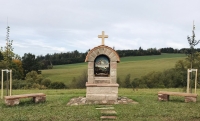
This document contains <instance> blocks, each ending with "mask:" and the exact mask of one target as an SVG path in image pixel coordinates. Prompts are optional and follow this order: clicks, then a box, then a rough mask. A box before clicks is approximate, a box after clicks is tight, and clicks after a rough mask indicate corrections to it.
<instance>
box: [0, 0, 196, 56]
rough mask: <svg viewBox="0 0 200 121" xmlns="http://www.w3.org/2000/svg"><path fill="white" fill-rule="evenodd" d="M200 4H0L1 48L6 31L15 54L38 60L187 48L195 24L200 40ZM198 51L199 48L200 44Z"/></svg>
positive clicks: (88, 0)
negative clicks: (99, 51)
mask: <svg viewBox="0 0 200 121" xmlns="http://www.w3.org/2000/svg"><path fill="white" fill-rule="evenodd" d="M199 5H200V0H0V47H4V46H5V45H6V35H7V30H6V28H7V26H9V27H10V34H9V35H10V38H9V39H10V40H13V48H14V50H13V52H14V53H15V54H18V55H20V56H21V57H22V56H23V55H24V53H32V54H34V55H36V56H38V55H46V54H54V53H61V52H63V53H64V52H71V51H74V50H78V51H79V52H86V51H87V50H89V49H92V48H94V47H96V46H99V45H101V41H102V40H101V39H100V38H98V35H101V33H102V31H105V34H106V35H108V38H106V39H105V45H106V46H110V47H112V48H113V47H114V48H115V49H116V50H122V49H138V48H139V47H142V48H143V49H148V48H157V49H160V48H164V47H173V48H175V49H181V48H188V47H189V44H188V41H187V36H192V29H193V21H194V24H195V34H196V40H200V14H199V11H200V7H199ZM195 48H200V44H199V45H196V46H195Z"/></svg>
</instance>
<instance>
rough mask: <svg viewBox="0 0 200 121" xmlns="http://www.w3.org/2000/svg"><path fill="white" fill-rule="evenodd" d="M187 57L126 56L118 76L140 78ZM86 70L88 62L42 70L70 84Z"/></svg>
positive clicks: (182, 55) (169, 55) (176, 55)
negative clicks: (128, 75) (129, 75)
mask: <svg viewBox="0 0 200 121" xmlns="http://www.w3.org/2000/svg"><path fill="white" fill-rule="evenodd" d="M185 57H186V55H185V54H162V55H154V56H132V57H124V58H121V61H120V63H118V67H117V69H118V70H117V76H118V77H119V78H120V80H124V78H125V76H126V75H127V74H131V79H134V78H138V77H141V76H143V75H145V74H147V73H149V72H151V71H163V70H165V69H169V68H173V67H174V65H175V63H176V62H177V61H178V60H182V59H184V58H185ZM84 70H85V71H87V63H86V62H85V63H78V64H68V65H58V66H54V67H53V69H50V70H42V75H43V76H44V77H46V78H49V79H51V81H52V82H54V81H61V82H64V83H65V84H66V85H69V84H70V83H71V81H72V79H73V77H78V76H80V75H81V74H82V73H83V71H84Z"/></svg>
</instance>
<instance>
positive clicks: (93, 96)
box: [86, 93, 118, 103]
mask: <svg viewBox="0 0 200 121" xmlns="http://www.w3.org/2000/svg"><path fill="white" fill-rule="evenodd" d="M117 96H118V94H88V93H87V94H86V99H87V100H105V101H106V100H109V101H110V100H113V101H116V100H117ZM106 103H107V102H106Z"/></svg>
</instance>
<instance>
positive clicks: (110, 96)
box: [85, 31, 120, 101]
mask: <svg viewBox="0 0 200 121" xmlns="http://www.w3.org/2000/svg"><path fill="white" fill-rule="evenodd" d="M98 38H102V44H101V45H99V46H97V47H94V48H93V49H91V50H90V51H89V52H88V54H87V56H86V59H85V62H88V81H87V82H86V100H92V101H95V100H97V101H116V100H117V98H118V87H119V84H117V63H119V62H120V58H119V55H118V54H117V52H116V51H115V50H114V49H112V48H111V47H108V46H106V45H104V38H108V36H107V35H104V31H103V32H102V35H99V36H98Z"/></svg>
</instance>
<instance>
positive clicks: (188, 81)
mask: <svg viewBox="0 0 200 121" xmlns="http://www.w3.org/2000/svg"><path fill="white" fill-rule="evenodd" d="M189 85H190V71H189V69H188V70H187V93H189V87H190V86H189Z"/></svg>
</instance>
